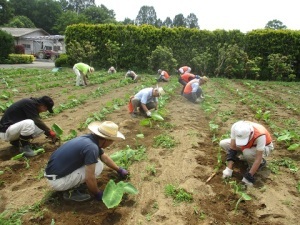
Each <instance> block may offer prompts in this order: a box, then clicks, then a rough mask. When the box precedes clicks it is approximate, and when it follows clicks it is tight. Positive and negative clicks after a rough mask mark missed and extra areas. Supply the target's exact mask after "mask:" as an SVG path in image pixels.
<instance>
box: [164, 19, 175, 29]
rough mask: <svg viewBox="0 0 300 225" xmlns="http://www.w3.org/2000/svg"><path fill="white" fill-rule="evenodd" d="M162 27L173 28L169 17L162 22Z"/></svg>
mask: <svg viewBox="0 0 300 225" xmlns="http://www.w3.org/2000/svg"><path fill="white" fill-rule="evenodd" d="M163 26H165V27H169V28H171V27H173V22H172V20H171V18H170V17H167V18H166V19H165V21H164V22H163Z"/></svg>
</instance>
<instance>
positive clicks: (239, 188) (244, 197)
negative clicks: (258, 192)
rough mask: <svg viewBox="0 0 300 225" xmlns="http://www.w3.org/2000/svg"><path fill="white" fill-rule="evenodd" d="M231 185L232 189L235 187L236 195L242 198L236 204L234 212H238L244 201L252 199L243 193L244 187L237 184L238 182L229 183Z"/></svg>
mask: <svg viewBox="0 0 300 225" xmlns="http://www.w3.org/2000/svg"><path fill="white" fill-rule="evenodd" d="M229 184H230V186H231V187H233V190H234V193H235V194H238V195H239V196H240V198H239V199H238V200H237V202H236V204H235V208H234V212H236V211H237V209H238V206H239V204H240V202H241V201H242V200H246V201H249V200H251V199H252V198H251V197H250V196H249V195H247V194H246V193H245V192H243V190H242V189H243V187H242V185H240V184H237V183H236V181H229Z"/></svg>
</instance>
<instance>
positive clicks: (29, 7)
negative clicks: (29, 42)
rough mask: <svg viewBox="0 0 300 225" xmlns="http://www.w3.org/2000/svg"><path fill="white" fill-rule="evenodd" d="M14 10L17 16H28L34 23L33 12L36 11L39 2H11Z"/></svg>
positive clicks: (21, 0) (35, 0)
mask: <svg viewBox="0 0 300 225" xmlns="http://www.w3.org/2000/svg"><path fill="white" fill-rule="evenodd" d="M9 2H10V3H11V5H12V7H13V8H14V14H15V15H16V16H27V17H28V18H29V19H31V21H33V19H32V18H33V12H34V10H35V9H36V4H37V0H30V1H28V0H9Z"/></svg>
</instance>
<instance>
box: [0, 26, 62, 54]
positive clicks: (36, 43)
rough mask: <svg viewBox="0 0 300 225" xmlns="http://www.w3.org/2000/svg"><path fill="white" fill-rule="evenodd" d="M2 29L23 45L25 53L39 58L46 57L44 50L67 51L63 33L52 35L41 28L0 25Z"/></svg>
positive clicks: (16, 43)
mask: <svg viewBox="0 0 300 225" xmlns="http://www.w3.org/2000/svg"><path fill="white" fill-rule="evenodd" d="M0 29H1V30H3V31H6V32H7V33H9V34H11V35H12V36H13V37H14V39H15V45H23V46H24V47H25V54H32V55H35V56H37V57H38V58H45V54H44V53H43V50H46V51H54V52H56V53H58V54H60V53H65V44H64V36H63V35H50V34H49V33H47V32H46V31H44V30H43V29H40V28H12V27H0Z"/></svg>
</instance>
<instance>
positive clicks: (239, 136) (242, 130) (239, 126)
mask: <svg viewBox="0 0 300 225" xmlns="http://www.w3.org/2000/svg"><path fill="white" fill-rule="evenodd" d="M252 131H253V127H252V126H251V124H250V123H247V122H245V121H239V122H237V123H236V124H235V125H234V133H235V144H236V145H237V146H245V145H247V144H248V142H249V138H250V135H251V132H252Z"/></svg>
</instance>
